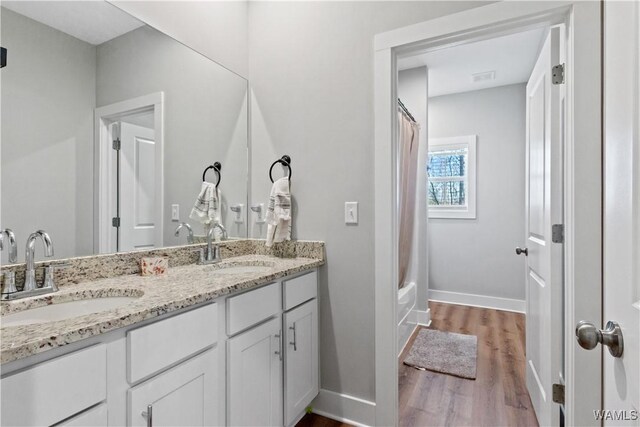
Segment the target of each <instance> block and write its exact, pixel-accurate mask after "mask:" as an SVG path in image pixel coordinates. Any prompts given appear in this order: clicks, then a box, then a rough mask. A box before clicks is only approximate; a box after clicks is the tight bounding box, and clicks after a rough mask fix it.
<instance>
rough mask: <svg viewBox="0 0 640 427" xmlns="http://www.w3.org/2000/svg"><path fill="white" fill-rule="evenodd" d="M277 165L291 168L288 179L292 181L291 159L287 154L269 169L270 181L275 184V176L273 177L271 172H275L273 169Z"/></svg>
mask: <svg viewBox="0 0 640 427" xmlns="http://www.w3.org/2000/svg"><path fill="white" fill-rule="evenodd" d="M276 163H280V164H281V165H282V166H286V167H287V168H289V177H288V178H289V181H291V157H289V156H287V155H286V154H285V155H284V156H282V157H281V158H279V159H278V160H276V161H275V162H273V163H271V167H270V168H269V179H270V180H271V182H273V176H271V172H272V171H273V167H274V166H275V165H276Z"/></svg>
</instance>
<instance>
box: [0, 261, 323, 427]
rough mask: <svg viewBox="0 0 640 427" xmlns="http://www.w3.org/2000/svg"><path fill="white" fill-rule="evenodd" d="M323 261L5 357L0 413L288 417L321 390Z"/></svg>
mask: <svg viewBox="0 0 640 427" xmlns="http://www.w3.org/2000/svg"><path fill="white" fill-rule="evenodd" d="M317 280H318V278H317V270H312V271H310V272H305V273H302V274H299V275H296V276H292V277H285V278H283V279H282V280H279V281H276V282H273V283H270V284H267V285H264V286H259V287H256V288H254V289H251V290H248V291H246V292H242V293H239V294H234V295H230V296H227V297H220V298H218V299H216V300H215V301H212V302H209V303H205V304H201V305H199V306H195V307H193V308H189V309H185V310H183V311H180V312H177V313H173V314H171V315H168V316H162V317H160V318H158V319H152V320H148V321H144V322H141V323H139V324H136V325H132V326H130V327H126V328H121V329H118V330H115V331H112V332H109V333H106V334H101V335H97V336H94V337H91V338H88V339H86V340H83V341H79V342H75V343H72V344H69V345H66V346H63V347H59V348H56V349H52V350H50V351H47V352H43V353H40V354H37V355H34V356H32V357H29V358H26V359H20V360H17V361H14V362H10V363H9V364H7V365H3V366H2V379H1V380H0V386H1V391H2V400H1V403H2V407H1V413H0V425H3V426H4V425H12V426H14V425H15V426H18V425H29V426H33V425H52V424H56V425H60V426H68V427H72V426H105V425H109V426H122V425H128V426H150V425H152V426H156V427H158V426H190V427H191V426H213V425H231V426H241V425H245V426H247V425H250V426H258V425H259V426H283V425H284V426H291V425H293V424H295V423H296V422H297V421H298V420H299V419H300V418H301V417H302V416H303V415H304V412H305V408H306V407H307V405H309V404H310V403H311V401H312V400H313V399H314V398H315V397H316V395H317V394H318V370H319V368H318V366H319V365H318V345H319V344H318V303H317Z"/></svg>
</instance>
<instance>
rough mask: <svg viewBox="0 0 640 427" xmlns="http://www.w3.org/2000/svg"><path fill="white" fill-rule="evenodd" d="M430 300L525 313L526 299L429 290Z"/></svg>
mask: <svg viewBox="0 0 640 427" xmlns="http://www.w3.org/2000/svg"><path fill="white" fill-rule="evenodd" d="M429 301H436V302H444V303H447V304H459V305H468V306H472V307H482V308H492V309H494V310H503V311H514V312H516V313H523V314H524V313H525V310H526V301H525V300H522V299H511V298H500V297H490V296H487V295H476V294H465V293H462V292H450V291H439V290H436V289H430V290H429Z"/></svg>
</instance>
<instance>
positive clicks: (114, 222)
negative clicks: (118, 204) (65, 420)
mask: <svg viewBox="0 0 640 427" xmlns="http://www.w3.org/2000/svg"><path fill="white" fill-rule="evenodd" d="M111 226H112V227H116V228H118V227H120V217H119V216H116V217H113V218H111Z"/></svg>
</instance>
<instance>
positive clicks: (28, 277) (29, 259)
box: [22, 230, 53, 292]
mask: <svg viewBox="0 0 640 427" xmlns="http://www.w3.org/2000/svg"><path fill="white" fill-rule="evenodd" d="M38 237H40V238H41V239H42V242H43V244H44V255H45V256H46V257H52V256H53V243H52V242H51V238H50V237H49V235H48V234H47V233H46V232H45V231H43V230H38V231H36V232H35V233H31V235H30V236H29V238H28V239H27V248H26V251H25V260H26V263H27V266H26V271H25V272H24V287H23V288H22V291H23V292H30V291H34V290H36V289H38V286H37V284H36V268H35V262H34V259H33V258H34V254H35V249H36V239H37V238H38Z"/></svg>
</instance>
